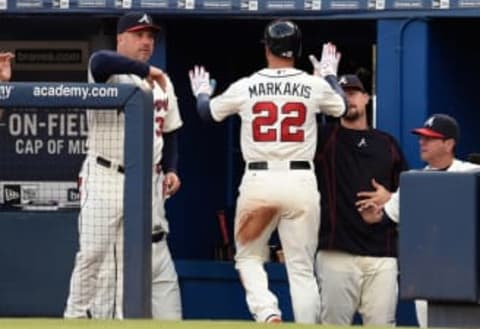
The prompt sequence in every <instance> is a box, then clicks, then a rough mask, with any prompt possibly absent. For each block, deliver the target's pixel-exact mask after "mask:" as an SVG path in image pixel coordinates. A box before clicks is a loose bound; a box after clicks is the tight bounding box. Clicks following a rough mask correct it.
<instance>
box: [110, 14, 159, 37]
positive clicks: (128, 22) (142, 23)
mask: <svg viewBox="0 0 480 329" xmlns="http://www.w3.org/2000/svg"><path fill="white" fill-rule="evenodd" d="M144 29H151V30H153V31H154V32H158V31H160V26H158V25H155V23H154V22H153V19H152V17H151V16H150V15H149V14H147V13H145V12H141V11H131V12H128V13H126V14H125V15H123V16H122V17H120V19H119V20H118V23H117V34H120V33H123V32H134V31H139V30H144Z"/></svg>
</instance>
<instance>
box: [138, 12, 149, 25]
mask: <svg viewBox="0 0 480 329" xmlns="http://www.w3.org/2000/svg"><path fill="white" fill-rule="evenodd" d="M138 22H139V23H145V24H152V21H151V20H150V17H149V16H148V15H147V14H144V15H143V16H142V17H141V18H140V19H139V20H138Z"/></svg>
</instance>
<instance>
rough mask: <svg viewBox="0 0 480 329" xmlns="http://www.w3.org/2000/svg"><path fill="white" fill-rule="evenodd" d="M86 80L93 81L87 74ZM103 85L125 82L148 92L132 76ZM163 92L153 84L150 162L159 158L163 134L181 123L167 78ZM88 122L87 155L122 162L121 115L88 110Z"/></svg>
mask: <svg viewBox="0 0 480 329" xmlns="http://www.w3.org/2000/svg"><path fill="white" fill-rule="evenodd" d="M88 81H89V82H95V81H94V79H93V76H92V75H91V73H90V71H89V74H88ZM107 83H127V84H133V85H136V86H139V87H141V88H144V89H149V88H150V87H149V86H148V84H147V82H146V81H145V80H143V79H141V78H140V77H138V76H136V75H134V74H119V75H113V76H111V77H110V78H109V79H108V81H107ZM166 89H167V90H166V92H163V90H162V89H161V88H160V87H159V86H158V85H157V84H155V88H154V89H153V102H154V106H155V110H154V122H153V125H154V126H153V130H154V132H153V141H154V144H153V163H154V164H156V163H159V162H160V160H161V159H162V149H163V132H167V133H168V132H171V131H174V130H176V129H178V128H180V127H181V126H182V124H183V122H182V119H181V117H180V111H179V109H178V102H177V96H176V95H175V91H174V88H173V84H172V83H171V81H170V79H168V78H167V88H166ZM87 119H88V140H87V146H88V153H89V154H92V155H95V156H98V155H100V156H102V157H104V158H106V159H108V160H111V161H114V162H116V163H118V164H123V163H124V154H123V151H124V133H125V115H124V113H123V112H119V111H112V110H89V111H87Z"/></svg>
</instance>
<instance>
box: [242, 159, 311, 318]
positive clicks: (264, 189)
mask: <svg viewBox="0 0 480 329" xmlns="http://www.w3.org/2000/svg"><path fill="white" fill-rule="evenodd" d="M272 167H273V168H272ZM239 190H240V195H239V197H238V200H237V210H236V216H235V242H236V248H237V249H236V250H237V253H236V255H235V261H236V264H235V266H236V268H237V270H238V271H239V273H240V278H241V281H242V284H243V286H244V288H245V292H246V300H247V304H248V307H249V310H250V312H251V313H252V314H253V316H254V318H255V319H256V321H258V322H265V321H267V320H268V318H269V316H272V315H278V316H280V315H281V311H280V309H279V307H278V300H277V298H276V296H275V295H274V294H273V293H272V292H271V291H270V290H269V288H268V278H267V274H266V272H265V270H264V268H263V263H264V262H265V261H266V260H268V255H269V248H268V241H269V238H270V236H271V234H272V232H273V231H274V230H275V228H278V233H279V237H280V241H281V244H282V247H283V252H284V255H285V263H286V268H287V274H288V281H289V285H290V295H291V298H292V307H293V313H294V317H295V321H296V322H301V323H316V322H317V319H318V311H319V306H320V298H319V295H318V286H317V282H316V279H315V275H314V258H315V249H316V247H317V239H318V238H317V235H318V229H319V225H320V218H319V214H320V205H319V201H320V199H319V198H320V197H319V193H318V190H317V183H316V178H315V175H314V173H313V171H312V170H311V169H310V170H291V169H290V168H289V162H288V161H283V162H277V163H276V164H275V165H273V163H272V162H269V169H267V170H249V169H248V167H247V169H246V171H245V174H244V176H243V179H242V183H241V185H240V189H239ZM248 220H253V221H256V222H266V223H265V225H264V226H265V227H264V229H263V230H262V231H260V233H259V235H258V236H256V237H253V238H251V239H250V240H249V241H246V242H245V241H244V240H245V237H242V234H243V229H242V227H244V226H243V225H244V224H245V223H246V222H247V221H248ZM254 224H255V223H254Z"/></svg>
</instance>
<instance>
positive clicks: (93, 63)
mask: <svg viewBox="0 0 480 329" xmlns="http://www.w3.org/2000/svg"><path fill="white" fill-rule="evenodd" d="M90 71H91V73H92V76H93V78H94V79H95V82H98V83H102V82H106V81H107V80H108V78H109V77H110V76H111V75H114V74H135V75H138V76H139V77H141V78H145V77H147V76H148V73H149V72H150V65H148V64H147V63H144V62H141V61H137V60H133V59H130V58H128V57H125V56H123V55H120V54H119V53H117V52H115V51H111V50H100V51H97V52H95V53H94V54H93V55H92V57H91V59H90Z"/></svg>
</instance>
